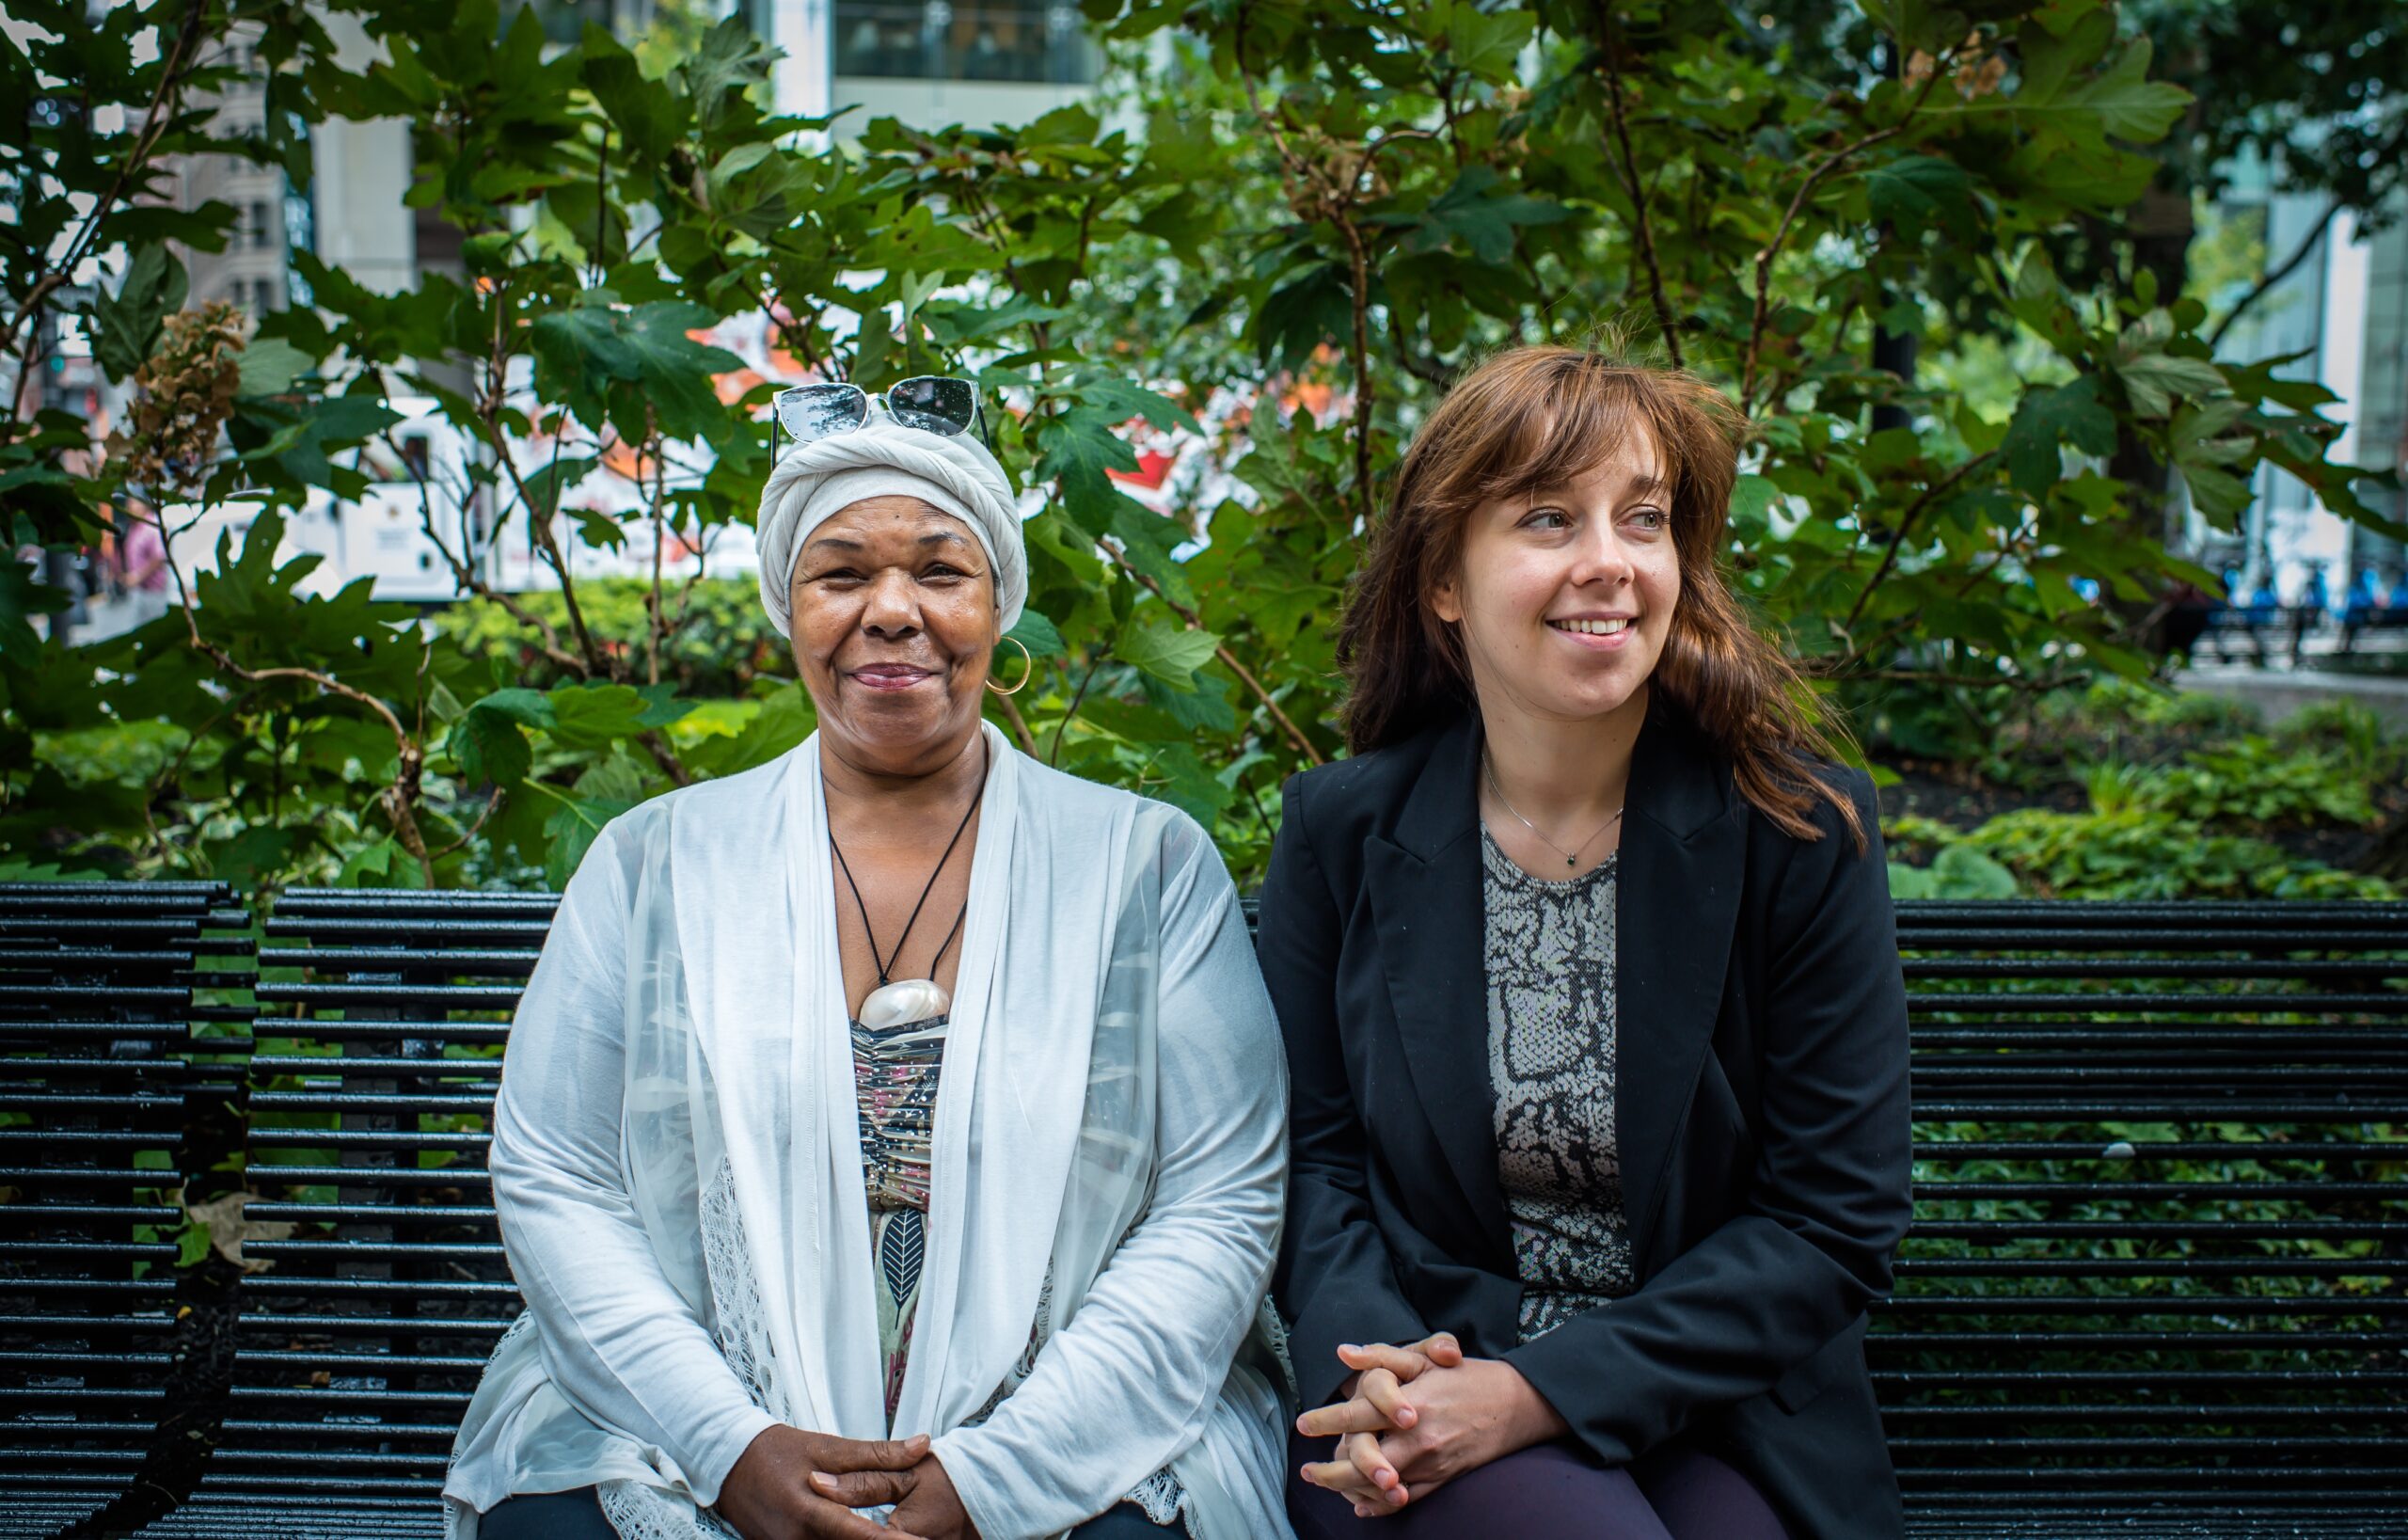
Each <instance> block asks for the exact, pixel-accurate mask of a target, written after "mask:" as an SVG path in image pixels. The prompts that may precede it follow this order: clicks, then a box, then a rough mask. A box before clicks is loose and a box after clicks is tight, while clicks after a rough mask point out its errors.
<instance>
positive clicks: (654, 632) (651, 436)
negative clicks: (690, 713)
mask: <svg viewBox="0 0 2408 1540" xmlns="http://www.w3.org/2000/svg"><path fill="white" fill-rule="evenodd" d="M643 421H644V427H645V428H646V429H647V430H648V432H647V434H646V438H647V441H648V442H650V443H651V445H652V447H653V456H652V590H651V592H650V593H648V594H646V595H644V609H645V611H647V614H646V617H645V619H646V622H647V624H646V625H645V627H644V653H645V658H644V683H646V684H648V685H657V684H658V683H660V643H661V637H662V628H663V627H664V625H665V624H666V622H667V617H666V616H665V615H664V614H663V613H662V611H661V603H660V548H661V546H662V545H663V544H664V543H665V542H666V539H667V536H668V532H669V530H668V517H667V515H666V513H665V512H664V510H663V504H664V503H666V501H667V500H668V497H669V459H668V455H667V453H666V448H667V446H665V445H664V444H662V443H661V441H660V422H659V419H658V417H657V415H656V414H655V413H654V411H653V409H652V408H651V407H650V406H646V407H645V408H644V409H643ZM639 463H641V462H639Z"/></svg>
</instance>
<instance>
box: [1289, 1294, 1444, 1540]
mask: <svg viewBox="0 0 2408 1540" xmlns="http://www.w3.org/2000/svg"><path fill="white" fill-rule="evenodd" d="M1338 1361H1339V1362H1340V1363H1342V1364H1344V1365H1345V1366H1346V1367H1347V1368H1349V1369H1352V1370H1354V1371H1355V1373H1353V1374H1351V1375H1349V1376H1348V1377H1347V1379H1346V1382H1345V1384H1344V1385H1343V1386H1342V1387H1341V1388H1340V1389H1341V1392H1342V1393H1343V1394H1344V1395H1345V1397H1346V1399H1345V1400H1344V1401H1341V1402H1339V1403H1337V1404H1336V1405H1328V1406H1322V1407H1317V1408H1315V1409H1314V1410H1312V1411H1308V1412H1306V1413H1305V1414H1304V1415H1303V1416H1301V1417H1299V1418H1297V1419H1296V1431H1297V1432H1298V1433H1301V1434H1304V1435H1305V1436H1306V1437H1330V1436H1333V1435H1335V1436H1336V1437H1337V1438H1338V1449H1337V1452H1336V1453H1334V1454H1333V1455H1332V1456H1331V1459H1330V1462H1329V1463H1327V1464H1324V1465H1319V1466H1307V1467H1306V1468H1305V1471H1304V1476H1305V1479H1306V1480H1307V1481H1308V1482H1311V1483H1312V1484H1314V1485H1316V1486H1326V1487H1328V1488H1329V1489H1330V1490H1332V1491H1334V1492H1336V1493H1338V1494H1339V1496H1340V1497H1343V1498H1345V1499H1346V1500H1348V1501H1350V1502H1352V1503H1354V1504H1355V1514H1356V1516H1360V1517H1370V1516H1372V1515H1374V1514H1382V1513H1387V1512H1390V1511H1392V1510H1394V1509H1396V1508H1398V1507H1401V1506H1402V1505H1403V1503H1404V1500H1405V1489H1404V1482H1403V1479H1402V1476H1400V1475H1399V1474H1398V1472H1397V1469H1396V1467H1395V1465H1394V1464H1393V1463H1392V1462H1390V1461H1389V1459H1388V1458H1387V1455H1386V1452H1385V1451H1384V1450H1382V1449H1381V1447H1380V1439H1379V1436H1380V1435H1381V1434H1383V1433H1401V1432H1403V1431H1404V1430H1405V1429H1408V1428H1410V1427H1412V1426H1413V1424H1414V1420H1415V1416H1416V1414H1415V1411H1414V1408H1413V1406H1412V1405H1411V1404H1409V1403H1408V1402H1406V1401H1405V1400H1404V1398H1403V1395H1402V1389H1403V1387H1405V1386H1407V1385H1410V1384H1412V1383H1413V1382H1414V1381H1415V1380H1417V1379H1419V1378H1420V1377H1421V1376H1422V1375H1423V1374H1424V1373H1428V1372H1429V1371H1430V1370H1432V1369H1454V1368H1458V1367H1460V1366H1461V1365H1462V1363H1463V1361H1464V1350H1463V1344H1462V1343H1460V1342H1457V1341H1456V1340H1455V1336H1454V1334H1453V1333H1452V1332H1447V1331H1441V1332H1434V1333H1433V1334H1432V1335H1430V1336H1428V1337H1425V1338H1423V1339H1422V1340H1421V1341H1419V1342H1407V1343H1405V1344H1404V1345H1403V1346H1401V1347H1400V1346H1395V1345H1392V1344H1389V1343H1386V1342H1373V1343H1370V1344H1369V1345H1366V1346H1361V1347H1357V1346H1355V1345H1354V1344H1352V1343H1348V1344H1346V1345H1343V1346H1341V1347H1339V1350H1338Z"/></svg>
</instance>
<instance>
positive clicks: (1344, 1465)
mask: <svg viewBox="0 0 2408 1540" xmlns="http://www.w3.org/2000/svg"><path fill="white" fill-rule="evenodd" d="M1398 1394H1399V1398H1400V1400H1401V1401H1402V1404H1403V1405H1406V1406H1409V1407H1410V1408H1411V1409H1412V1413H1413V1416H1412V1418H1411V1419H1410V1421H1411V1423H1412V1425H1411V1426H1410V1427H1400V1426H1397V1425H1396V1421H1397V1420H1396V1419H1395V1418H1394V1417H1393V1416H1391V1417H1389V1418H1386V1419H1383V1421H1387V1422H1388V1427H1387V1429H1386V1431H1380V1430H1374V1429H1369V1428H1365V1427H1363V1426H1361V1425H1360V1424H1361V1423H1362V1422H1363V1421H1364V1420H1365V1418H1366V1416H1367V1415H1368V1414H1369V1412H1370V1408H1367V1407H1366V1405H1365V1404H1364V1403H1363V1402H1361V1401H1359V1400H1357V1401H1350V1402H1342V1403H1340V1404H1339V1405H1335V1406H1323V1407H1321V1408H1319V1409H1318V1410H1315V1411H1310V1412H1307V1413H1306V1414H1305V1415H1304V1417H1303V1418H1302V1419H1300V1420H1299V1421H1298V1422H1297V1427H1298V1429H1299V1431H1301V1432H1303V1433H1305V1434H1307V1435H1308V1436H1319V1435H1323V1434H1328V1435H1333V1436H1342V1437H1344V1439H1345V1442H1344V1444H1343V1445H1342V1446H1341V1450H1340V1453H1341V1458H1339V1459H1336V1460H1331V1461H1328V1462H1325V1463H1322V1464H1316V1465H1308V1466H1306V1467H1305V1468H1304V1471H1303V1474H1304V1478H1305V1480H1307V1481H1308V1482H1311V1483H1312V1484H1314V1485H1316V1486H1326V1487H1328V1488H1329V1489H1330V1490H1332V1491H1335V1492H1337V1493H1339V1495H1340V1496H1342V1497H1345V1498H1347V1499H1348V1500H1350V1501H1353V1502H1355V1505H1356V1511H1357V1512H1358V1513H1360V1512H1363V1511H1364V1510H1365V1509H1366V1508H1367V1507H1368V1509H1369V1510H1370V1512H1371V1513H1387V1512H1392V1511H1394V1509H1395V1508H1396V1507H1397V1506H1401V1505H1402V1502H1405V1501H1410V1500H1413V1499H1415V1498H1420V1497H1427V1496H1428V1495H1430V1494H1431V1493H1432V1492H1434V1491H1436V1490H1437V1489H1438V1488H1439V1487H1441V1486H1444V1485H1445V1484H1447V1483H1449V1482H1450V1481H1452V1480H1454V1479H1455V1478H1456V1477H1457V1476H1460V1475H1462V1474H1463V1473H1464V1472H1465V1471H1466V1470H1477V1469H1480V1468H1481V1466H1483V1465H1486V1464H1488V1463H1489V1462H1490V1461H1492V1460H1497V1459H1502V1458H1503V1457H1504V1456H1506V1455H1508V1454H1511V1453H1514V1452H1515V1451H1517V1450H1524V1449H1528V1448H1529V1447H1530V1446H1531V1445H1533V1444H1543V1443H1545V1442H1546V1441H1547V1440H1548V1439H1550V1438H1560V1437H1562V1436H1563V1435H1564V1434H1565V1433H1567V1432H1569V1431H1570V1429H1569V1427H1568V1425H1567V1424H1566V1423H1565V1422H1564V1421H1563V1418H1562V1416H1561V1415H1560V1413H1558V1412H1557V1411H1556V1409H1555V1408H1554V1407H1553V1406H1552V1405H1549V1404H1548V1403H1547V1400H1546V1398H1545V1397H1544V1396H1542V1395H1540V1394H1539V1393H1538V1391H1536V1390H1535V1389H1531V1387H1530V1382H1529V1380H1526V1379H1524V1378H1523V1377H1522V1373H1521V1371H1520V1370H1518V1369H1515V1368H1514V1367H1513V1365H1512V1364H1509V1363H1506V1362H1503V1361H1502V1360H1500V1359H1497V1358H1466V1359H1465V1360H1464V1362H1463V1363H1462V1364H1461V1365H1460V1366H1458V1367H1453V1368H1435V1367H1434V1368H1432V1369H1430V1370H1428V1371H1426V1372H1424V1373H1422V1374H1420V1375H1419V1376H1418V1378H1416V1379H1415V1380H1414V1381H1413V1382H1412V1383H1411V1384H1410V1385H1407V1386H1404V1387H1402V1389H1401V1390H1400V1391H1399V1392H1398ZM1367 1435H1368V1436H1369V1437H1371V1438H1374V1439H1376V1441H1377V1445H1378V1448H1377V1451H1376V1453H1372V1452H1370V1451H1365V1450H1363V1449H1361V1448H1360V1447H1359V1446H1360V1445H1361V1444H1362V1443H1363V1442H1364V1440H1365V1437H1366V1436H1367ZM1367 1454H1368V1455H1370V1460H1371V1461H1372V1462H1385V1463H1386V1465H1388V1466H1390V1467H1392V1468H1393V1469H1395V1471H1396V1474H1397V1476H1398V1477H1399V1478H1400V1483H1399V1484H1398V1485H1396V1486H1394V1487H1389V1488H1387V1489H1386V1492H1385V1493H1382V1490H1381V1489H1382V1487H1383V1486H1384V1485H1385V1483H1381V1482H1379V1481H1377V1479H1376V1478H1375V1477H1374V1476H1372V1475H1370V1473H1368V1472H1367V1471H1366V1470H1365V1469H1364V1466H1365V1465H1366V1463H1367V1460H1366V1455H1367ZM1344 1456H1351V1457H1344ZM1367 1486H1368V1491H1367V1490H1366V1488H1367ZM1382 1496H1386V1497H1388V1498H1393V1499H1397V1500H1401V1501H1382V1500H1379V1498H1380V1497H1382ZM1367 1497H1368V1498H1370V1499H1371V1500H1370V1501H1369V1502H1368V1503H1367V1502H1366V1498H1367Z"/></svg>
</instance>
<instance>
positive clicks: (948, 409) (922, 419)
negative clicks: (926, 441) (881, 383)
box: [886, 374, 978, 434]
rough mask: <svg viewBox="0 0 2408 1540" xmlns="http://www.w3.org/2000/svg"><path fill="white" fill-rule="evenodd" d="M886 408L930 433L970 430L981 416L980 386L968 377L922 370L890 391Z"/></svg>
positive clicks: (952, 432)
mask: <svg viewBox="0 0 2408 1540" xmlns="http://www.w3.org/2000/svg"><path fill="white" fill-rule="evenodd" d="M886 408H887V410H889V411H891V412H893V413H894V414H895V421H897V422H900V423H902V424H903V425H904V426H905V427H907V428H921V429H925V430H927V432H929V433H937V434H957V433H968V432H969V431H970V424H971V423H972V422H974V421H976V420H977V416H978V390H977V387H975V386H974V385H972V384H971V383H970V382H969V381H968V380H958V379H955V378H953V377H952V376H950V375H947V374H922V375H919V376H917V377H916V378H912V379H908V380H904V381H902V382H901V383H900V384H897V385H896V386H895V387H894V388H893V389H890V390H888V391H887V392H886Z"/></svg>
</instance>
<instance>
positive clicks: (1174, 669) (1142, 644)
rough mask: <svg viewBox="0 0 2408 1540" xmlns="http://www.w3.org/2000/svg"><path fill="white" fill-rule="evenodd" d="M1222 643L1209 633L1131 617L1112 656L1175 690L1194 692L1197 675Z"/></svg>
mask: <svg viewBox="0 0 2408 1540" xmlns="http://www.w3.org/2000/svg"><path fill="white" fill-rule="evenodd" d="M1220 641H1221V639H1220V638H1219V637H1217V636H1214V635H1213V634H1212V632H1210V631H1195V630H1182V629H1180V628H1179V627H1174V626H1169V625H1165V624H1164V623H1163V622H1162V621H1160V620H1144V619H1139V618H1137V617H1134V616H1133V617H1131V619H1130V622H1129V624H1128V625H1126V626H1124V627H1121V630H1120V636H1119V639H1118V640H1117V641H1116V642H1115V643H1113V646H1112V651H1113V655H1114V656H1115V657H1117V658H1118V659H1120V660H1121V661H1122V662H1124V663H1127V664H1129V665H1131V666H1132V667H1134V668H1137V669H1141V670H1143V671H1144V672H1146V673H1147V674H1149V675H1153V676H1154V677H1155V678H1157V679H1160V680H1161V681H1162V682H1163V683H1164V684H1166V685H1168V686H1170V687H1171V688H1172V689H1174V690H1194V689H1195V688H1196V670H1197V669H1199V668H1202V667H1203V666H1204V665H1205V664H1206V663H1208V662H1211V661H1212V649H1213V648H1214V647H1216V646H1218V645H1219V644H1220Z"/></svg>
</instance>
